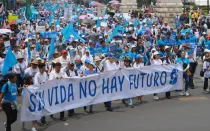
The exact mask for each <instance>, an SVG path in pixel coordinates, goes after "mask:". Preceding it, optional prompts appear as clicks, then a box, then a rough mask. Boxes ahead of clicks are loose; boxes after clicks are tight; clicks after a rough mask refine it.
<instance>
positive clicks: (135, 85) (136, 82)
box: [134, 74, 139, 89]
mask: <svg viewBox="0 0 210 131" xmlns="http://www.w3.org/2000/svg"><path fill="white" fill-rule="evenodd" d="M134 87H135V88H136V89H138V87H139V74H138V75H137V77H136V75H134Z"/></svg>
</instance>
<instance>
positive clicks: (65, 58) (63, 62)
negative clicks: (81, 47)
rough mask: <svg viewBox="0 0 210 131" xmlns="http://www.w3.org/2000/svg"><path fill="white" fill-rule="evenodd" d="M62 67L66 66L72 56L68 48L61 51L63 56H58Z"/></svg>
mask: <svg viewBox="0 0 210 131" xmlns="http://www.w3.org/2000/svg"><path fill="white" fill-rule="evenodd" d="M58 60H59V61H60V63H61V65H62V67H65V66H66V65H67V63H68V62H69V61H70V57H69V56H68V52H67V51H66V50H62V51H61V56H60V57H59V58H58Z"/></svg>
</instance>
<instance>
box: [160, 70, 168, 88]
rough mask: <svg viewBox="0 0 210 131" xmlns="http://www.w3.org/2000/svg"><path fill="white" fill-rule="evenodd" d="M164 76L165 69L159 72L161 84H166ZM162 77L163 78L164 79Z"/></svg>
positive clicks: (165, 75)
mask: <svg viewBox="0 0 210 131" xmlns="http://www.w3.org/2000/svg"><path fill="white" fill-rule="evenodd" d="M163 77H164V78H163ZM166 78H167V73H166V72H165V71H163V72H161V74H160V83H161V85H165V84H166ZM162 79H164V81H163V80H162Z"/></svg>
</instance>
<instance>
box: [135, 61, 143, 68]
mask: <svg viewBox="0 0 210 131" xmlns="http://www.w3.org/2000/svg"><path fill="white" fill-rule="evenodd" d="M133 67H134V68H141V67H144V63H139V64H137V63H136V62H135V63H134V64H133Z"/></svg>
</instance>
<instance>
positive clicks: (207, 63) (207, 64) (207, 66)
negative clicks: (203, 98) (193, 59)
mask: <svg viewBox="0 0 210 131" xmlns="http://www.w3.org/2000/svg"><path fill="white" fill-rule="evenodd" d="M205 50H206V49H205ZM206 52H207V51H206ZM209 52H210V51H208V53H206V55H205V59H204V62H203V70H204V71H205V72H204V85H203V92H204V93H209V91H210V90H209V84H208V80H209V78H210V55H209Z"/></svg>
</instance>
